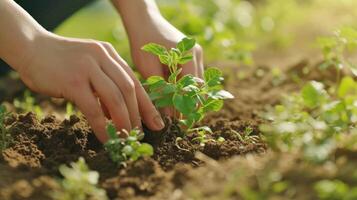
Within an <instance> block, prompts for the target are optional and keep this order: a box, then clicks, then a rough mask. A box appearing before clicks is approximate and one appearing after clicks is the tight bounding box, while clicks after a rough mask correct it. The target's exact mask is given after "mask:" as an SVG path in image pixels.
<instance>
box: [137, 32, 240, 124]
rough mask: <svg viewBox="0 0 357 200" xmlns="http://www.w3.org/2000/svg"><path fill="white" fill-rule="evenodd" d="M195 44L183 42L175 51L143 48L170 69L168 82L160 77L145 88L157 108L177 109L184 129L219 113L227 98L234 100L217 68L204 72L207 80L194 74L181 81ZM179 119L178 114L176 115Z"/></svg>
mask: <svg viewBox="0 0 357 200" xmlns="http://www.w3.org/2000/svg"><path fill="white" fill-rule="evenodd" d="M195 44H196V41H195V40H194V39H191V38H184V39H182V40H181V41H180V42H179V43H178V44H177V45H176V47H175V48H171V49H166V48H165V47H163V46H161V45H159V44H155V43H150V44H147V45H145V46H144V47H143V48H142V49H143V50H144V51H146V52H149V53H152V54H154V55H156V56H158V58H159V59H160V61H161V63H162V64H164V65H166V66H167V67H168V69H169V72H170V75H169V77H168V79H167V80H165V79H164V78H163V77H161V76H151V77H149V78H148V79H147V80H146V82H145V85H146V86H147V88H148V93H149V95H150V98H151V100H152V101H153V102H154V103H155V105H156V107H158V108H162V107H170V106H172V107H174V108H175V112H176V111H178V112H179V114H180V115H179V117H178V119H177V120H178V121H179V122H180V123H181V125H182V126H181V127H182V128H185V129H188V130H190V128H192V127H193V126H194V125H195V123H197V122H199V121H200V120H202V119H203V118H204V116H205V115H206V113H207V112H209V111H219V110H220V109H221V108H222V106H223V100H224V99H230V98H233V95H232V94H230V93H229V92H227V91H225V90H223V89H222V88H223V87H222V80H223V77H222V72H221V71H220V70H219V69H217V68H208V69H207V70H206V71H205V72H204V77H203V78H204V79H203V80H202V79H200V78H197V77H195V76H193V75H190V74H188V75H184V76H182V77H181V78H179V77H180V76H179V75H180V73H181V71H182V68H181V67H180V65H183V64H185V63H187V62H190V61H191V60H192V59H193V56H192V55H191V53H190V50H191V49H192V48H193V47H194V46H195ZM173 116H174V117H176V116H177V115H176V113H174V115H173Z"/></svg>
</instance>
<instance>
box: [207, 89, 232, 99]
mask: <svg viewBox="0 0 357 200" xmlns="http://www.w3.org/2000/svg"><path fill="white" fill-rule="evenodd" d="M208 95H209V96H210V97H211V98H212V99H233V98H234V96H233V95H232V94H231V93H229V92H228V91H226V90H219V91H213V92H210V93H208Z"/></svg>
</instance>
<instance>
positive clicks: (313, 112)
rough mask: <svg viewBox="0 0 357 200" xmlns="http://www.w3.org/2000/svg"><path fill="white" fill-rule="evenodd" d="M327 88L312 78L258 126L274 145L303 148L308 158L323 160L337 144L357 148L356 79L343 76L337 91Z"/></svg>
mask: <svg viewBox="0 0 357 200" xmlns="http://www.w3.org/2000/svg"><path fill="white" fill-rule="evenodd" d="M327 91H328V90H326V89H325V88H324V85H323V84H322V83H320V82H316V81H311V82H310V83H308V84H306V85H305V86H304V87H303V89H302V90H301V92H300V93H297V94H293V95H289V96H286V97H285V98H284V99H283V103H282V104H281V105H277V106H275V108H273V109H271V110H270V111H269V112H267V113H266V114H265V116H264V117H265V118H266V119H267V120H270V121H271V123H269V124H265V125H262V126H261V130H262V131H263V132H264V133H265V134H264V136H265V137H266V139H267V142H268V143H269V144H270V146H271V147H272V148H273V149H275V150H281V151H293V152H303V153H304V155H305V157H306V158H307V159H309V160H311V161H317V162H322V161H325V160H326V159H328V158H329V155H330V152H332V151H333V150H335V149H336V148H337V147H338V146H344V147H345V148H351V149H354V148H356V144H357V82H356V81H355V80H354V79H353V78H351V77H345V78H343V79H342V81H341V83H340V85H338V89H337V91H334V92H333V93H331V94H329V93H328V92H327Z"/></svg>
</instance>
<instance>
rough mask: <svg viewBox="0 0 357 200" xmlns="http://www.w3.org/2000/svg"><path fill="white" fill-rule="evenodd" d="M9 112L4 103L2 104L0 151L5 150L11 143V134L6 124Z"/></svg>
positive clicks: (0, 109) (0, 106)
mask: <svg viewBox="0 0 357 200" xmlns="http://www.w3.org/2000/svg"><path fill="white" fill-rule="evenodd" d="M8 114H9V113H8V112H7V111H6V108H5V106H4V105H0V152H2V151H4V150H5V149H6V148H7V147H8V146H9V144H10V143H11V140H12V138H11V135H10V133H9V130H8V129H7V127H6V126H5V118H6V117H7V115H8Z"/></svg>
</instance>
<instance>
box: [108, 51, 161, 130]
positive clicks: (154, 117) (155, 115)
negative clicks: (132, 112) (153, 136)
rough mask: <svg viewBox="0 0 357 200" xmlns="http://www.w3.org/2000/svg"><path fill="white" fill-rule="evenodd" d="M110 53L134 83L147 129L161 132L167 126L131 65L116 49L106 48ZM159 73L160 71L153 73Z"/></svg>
mask: <svg viewBox="0 0 357 200" xmlns="http://www.w3.org/2000/svg"><path fill="white" fill-rule="evenodd" d="M106 49H107V51H108V53H109V54H110V55H111V57H112V58H114V60H115V61H116V62H117V63H119V65H120V66H122V67H123V69H124V70H125V71H126V73H127V74H128V75H129V76H130V78H131V79H132V80H133V82H134V88H135V94H136V98H137V104H138V107H139V112H140V115H141V117H142V119H143V121H144V123H145V124H146V125H147V127H148V128H149V129H151V130H155V131H157V130H161V129H163V128H164V126H165V124H164V122H163V120H162V118H161V115H160V113H159V112H158V111H157V110H156V108H155V106H154V105H153V104H152V102H151V100H150V98H149V96H148V94H147V93H146V91H145V89H144V88H143V86H142V85H141V83H140V82H139V80H138V79H137V78H136V76H135V74H134V72H133V71H132V69H131V68H130V67H129V65H128V64H127V63H126V62H125V61H124V60H123V59H122V58H121V57H120V56H119V55H118V54H117V53H116V51H115V49H114V48H113V47H112V46H107V47H106ZM153 73H158V74H159V72H158V71H156V72H153Z"/></svg>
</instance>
